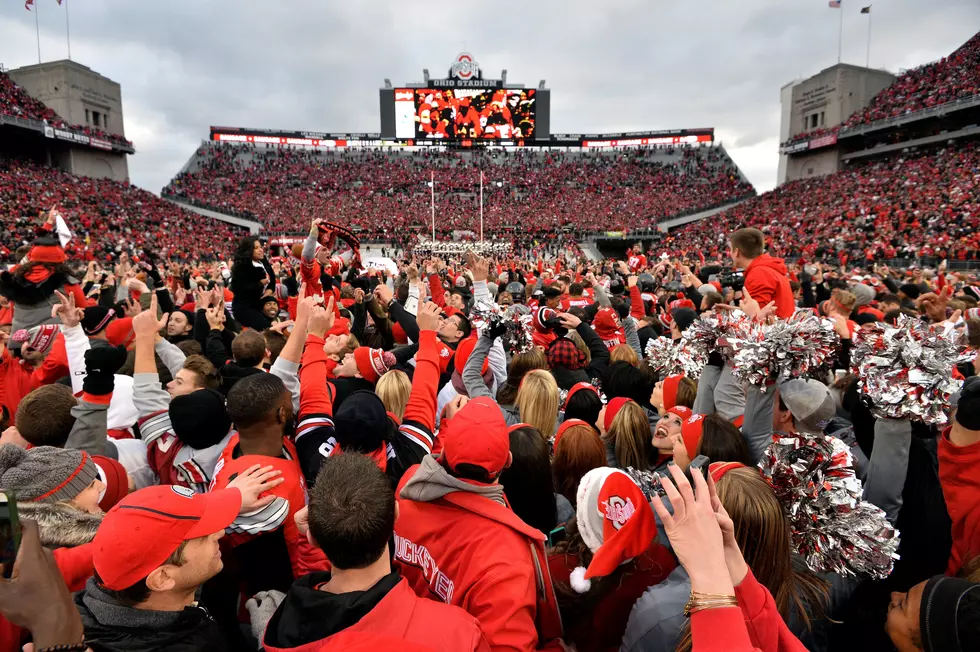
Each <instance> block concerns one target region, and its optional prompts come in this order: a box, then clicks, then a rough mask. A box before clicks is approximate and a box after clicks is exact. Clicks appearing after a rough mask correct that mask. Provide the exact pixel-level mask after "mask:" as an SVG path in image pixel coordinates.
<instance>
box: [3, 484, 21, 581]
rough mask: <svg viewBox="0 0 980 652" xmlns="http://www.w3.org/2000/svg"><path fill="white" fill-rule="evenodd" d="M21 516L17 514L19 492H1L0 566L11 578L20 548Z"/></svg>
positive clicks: (7, 576) (6, 576) (5, 574)
mask: <svg viewBox="0 0 980 652" xmlns="http://www.w3.org/2000/svg"><path fill="white" fill-rule="evenodd" d="M20 537H21V527H20V517H19V516H18V514H17V494H16V493H14V492H12V491H10V492H0V566H2V567H3V576H4V577H5V578H7V579H9V578H10V576H11V574H12V573H13V572H14V562H15V561H16V560H17V552H18V551H19V550H20Z"/></svg>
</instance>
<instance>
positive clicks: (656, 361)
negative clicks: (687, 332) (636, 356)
mask: <svg viewBox="0 0 980 652" xmlns="http://www.w3.org/2000/svg"><path fill="white" fill-rule="evenodd" d="M645 359H646V361H647V364H648V365H650V367H652V368H653V370H654V371H656V372H657V373H658V374H659V375H660V377H661V378H665V377H667V376H674V375H678V374H680V375H684V376H687V377H688V378H692V379H694V380H697V379H698V378H700V376H701V370H702V369H703V368H704V365H706V364H707V363H708V356H707V355H706V354H705V353H704V349H703V348H701V347H696V346H692V345H691V343H690V342H689V341H688V340H687V338H682V339H681V340H680V341H679V342H677V343H674V342H673V341H672V340H671V339H670V338H668V337H656V338H650V340H649V341H648V342H647V348H646V357H645Z"/></svg>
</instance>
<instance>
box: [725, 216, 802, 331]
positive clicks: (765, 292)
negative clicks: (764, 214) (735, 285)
mask: <svg viewBox="0 0 980 652" xmlns="http://www.w3.org/2000/svg"><path fill="white" fill-rule="evenodd" d="M765 248H766V236H765V235H764V234H763V233H762V231H760V230H759V229H751V228H750V229H739V230H738V231H736V232H735V233H733V234H732V237H731V247H730V249H729V252H728V253H729V255H730V256H731V259H732V262H733V263H735V267H737V268H738V269H742V270H745V280H744V287H745V289H746V290H748V292H749V293H750V294H751V296H752V298H754V299H755V300H756V301H758V302H759V305H760V306H766V305H768V304H769V302H770V301H775V302H776V315H777V316H778V317H779V318H780V319H788V318H789V317H792V316H793V313H794V312H796V300H795V299H794V298H793V290H792V288H790V285H789V276H788V275H787V274H788V270H787V269H786V263H784V262H783V259H782V258H773V257H772V256H770V255H769V254H767V253H765Z"/></svg>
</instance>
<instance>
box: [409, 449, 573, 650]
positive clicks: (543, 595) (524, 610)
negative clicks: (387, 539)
mask: <svg viewBox="0 0 980 652" xmlns="http://www.w3.org/2000/svg"><path fill="white" fill-rule="evenodd" d="M423 468H424V464H423V466H416V467H414V468H412V469H409V470H408V472H407V473H406V474H405V476H404V477H403V478H402V482H401V484H400V485H399V487H398V491H397V493H396V496H397V499H398V507H399V516H398V521H397V522H396V523H395V559H396V560H397V561H398V562H399V566H400V568H401V571H402V576H403V577H405V579H407V580H408V582H409V584H411V586H412V588H413V589H415V592H416V594H418V595H419V596H421V597H428V598H432V599H434V600H441V601H443V602H446V603H448V604H452V605H456V606H457V607H462V608H463V609H465V610H466V611H467V612H468V613H469V614H470V615H472V616H474V617H475V618H476V619H477V620H478V621H479V622H480V627H481V628H482V630H483V633H484V635H485V636H486V637H487V642H488V643H489V644H490V648H491V649H492V650H495V651H503V650H508V651H509V650H513V651H514V652H518V651H522V652H526V651H527V650H561V649H563V648H562V646H561V642H560V637H561V616H560V615H559V612H558V603H557V600H556V599H555V594H554V590H553V588H552V584H551V574H550V573H549V571H548V560H547V557H545V551H544V541H545V536H544V535H543V534H541V533H540V532H539V531H537V530H535V529H534V528H532V527H531V526H530V525H527V524H525V523H524V521H522V520H521V519H520V518H519V517H518V516H517V514H515V513H514V512H513V511H511V510H510V508H509V507H507V506H505V505H502V504H500V503H498V502H496V501H495V500H492V499H491V498H488V497H486V496H482V495H479V494H476V493H470V492H468V491H460V490H455V491H450V492H449V493H446V494H445V495H443V496H442V497H441V498H435V499H433V500H429V501H416V500H411V499H409V498H405V497H403V496H402V491H403V490H404V489H405V486H406V484H408V483H409V482H410V481H411V479H412V478H413V476H415V474H417V473H419V472H420V471H421V470H423ZM462 533H465V534H462ZM532 555H533V557H532Z"/></svg>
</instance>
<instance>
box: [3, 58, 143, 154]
mask: <svg viewBox="0 0 980 652" xmlns="http://www.w3.org/2000/svg"><path fill="white" fill-rule="evenodd" d="M0 115H9V116H13V117H15V118H23V119H25V120H36V121H39V122H44V123H46V124H49V125H51V126H52V127H66V128H69V129H73V130H75V131H80V132H82V133H84V134H85V135H87V136H95V137H97V138H102V139H105V140H108V141H109V142H112V143H115V144H117V145H123V146H127V147H132V146H133V143H132V142H131V141H129V140H127V139H125V138H123V137H122V136H120V135H118V134H110V133H108V132H106V131H103V130H102V129H99V128H98V127H91V126H89V125H74V124H69V123H67V122H65V120H64V119H63V118H62V117H61V116H60V115H58V114H57V113H55V111H54V109H52V108H51V107H49V106H47V105H45V104H44V102H41V101H40V100H37V99H35V98H34V97H32V96H31V95H29V94H28V93H27V92H26V91H25V90H24V89H22V88H21V87H20V86H18V85H17V84H16V83H14V80H12V79H11V78H10V77H9V76H7V74H6V73H4V72H0Z"/></svg>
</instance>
